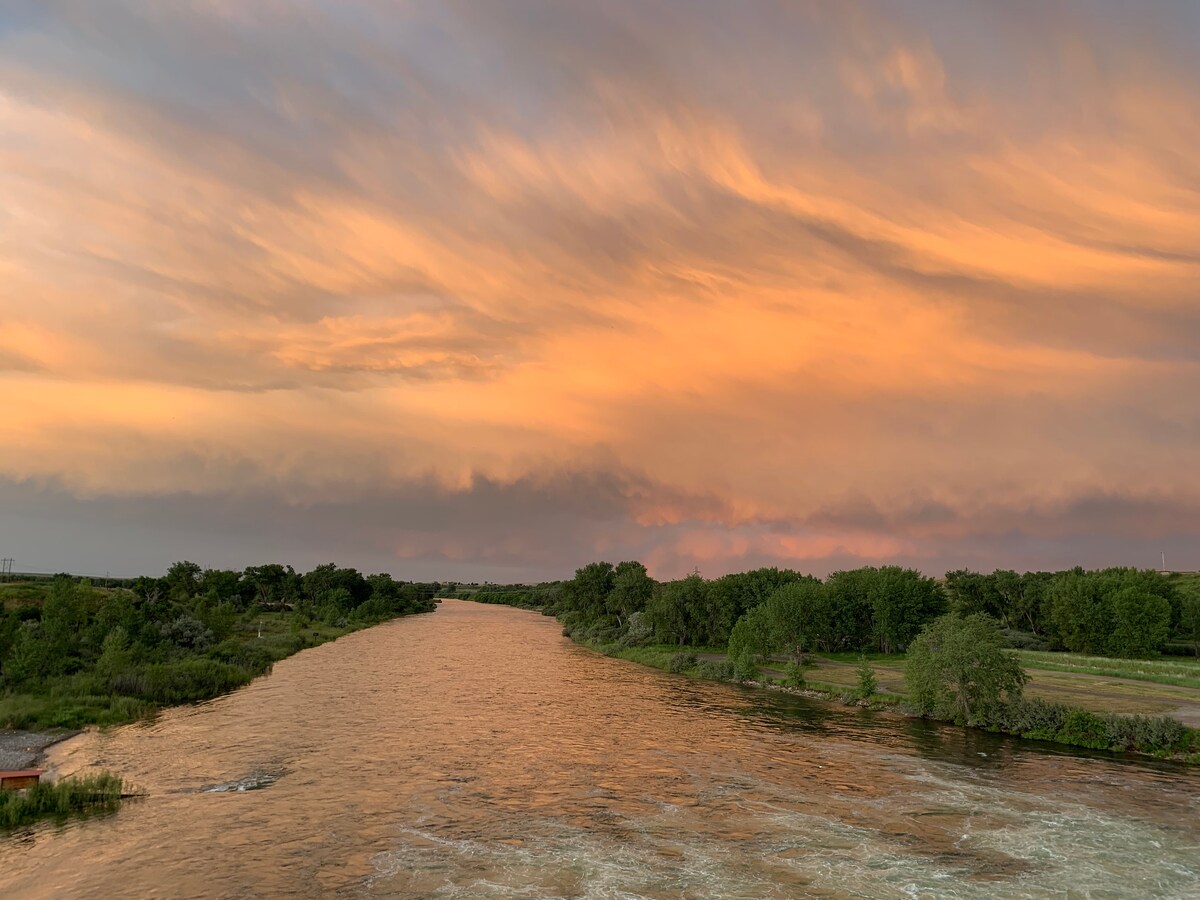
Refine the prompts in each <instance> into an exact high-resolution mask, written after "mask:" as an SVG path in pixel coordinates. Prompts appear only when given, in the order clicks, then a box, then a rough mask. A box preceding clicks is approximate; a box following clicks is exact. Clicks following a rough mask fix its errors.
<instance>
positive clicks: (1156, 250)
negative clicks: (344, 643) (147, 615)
mask: <svg viewBox="0 0 1200 900" xmlns="http://www.w3.org/2000/svg"><path fill="white" fill-rule="evenodd" d="M1198 44H1200V4H1197V3H1183V2H1180V0H1147V2H1144V3H1138V4H1128V3H1119V2H1115V0H1093V2H1088V3H1080V4H1072V3H1051V4H1019V5H1014V4H953V3H945V2H939V0H911V2H905V3H893V4H886V3H882V4H881V3H876V2H867V0H861V2H860V0H844V2H842V0H839V2H833V0H814V2H811V3H778V2H769V0H767V2H762V3H755V4H750V5H747V4H729V3H726V4H721V3H715V4H696V3H688V2H683V0H661V2H657V3H653V4H645V3H638V2H634V0H612V2H605V3H594V2H584V0H528V2H520V3H488V2H470V0H467V2H441V0H437V2H435V0H414V2H411V3H404V4H393V3H383V2H379V0H345V2H341V3H336V4H331V3H328V2H323V0H294V2H289V3H285V4H253V3H251V4H229V3H189V4H153V3H144V2H130V3H118V4H78V3H75V4H72V3H66V4H60V3H43V2H35V0H15V2H10V3H6V4H4V5H3V9H0V197H3V198H4V202H3V204H0V207H2V208H0V283H3V285H4V290H3V291H2V292H0V389H2V390H3V393H4V397H5V404H4V408H3V413H2V414H0V415H2V417H3V418H2V419H0V436H2V437H0V558H13V559H15V560H17V564H18V565H20V564H21V561H22V560H25V561H26V565H28V566H30V567H33V568H39V569H40V568H53V565H54V561H55V560H60V559H61V560H64V561H67V562H68V563H69V565H70V566H71V567H72V568H77V569H79V570H82V571H88V572H105V571H119V572H141V571H144V570H156V569H157V568H159V567H161V566H163V565H164V564H169V562H170V561H174V560H177V559H181V558H191V559H196V560H197V561H202V560H228V561H231V562H234V563H236V562H240V561H247V562H250V561H255V560H269V559H292V560H295V561H299V562H301V563H302V564H310V563H311V564H315V563H316V562H318V561H321V560H326V559H332V560H336V561H339V562H341V563H344V564H346V565H352V566H355V567H357V568H359V569H362V570H368V569H375V570H383V571H390V572H394V573H397V575H398V576H399V577H404V578H411V579H414V580H428V579H432V578H435V577H440V576H444V575H445V574H447V573H448V572H452V571H454V572H458V573H459V577H461V578H464V579H478V580H490V581H494V582H498V583H503V582H506V581H508V582H516V581H530V580H533V581H537V580H543V578H545V577H548V576H551V575H553V573H569V572H570V571H572V569H573V568H574V565H573V563H574V561H576V560H580V559H583V560H587V559H597V558H606V559H612V560H622V559H638V560H641V561H643V562H644V563H645V564H646V565H647V566H648V568H649V569H650V571H651V572H653V573H655V574H656V576H658V577H662V578H670V577H675V576H678V575H681V574H684V573H686V572H689V571H691V570H692V569H693V568H695V567H699V568H700V570H701V571H702V572H705V573H726V572H732V571H744V570H747V569H753V568H757V567H760V566H771V565H775V566H786V567H789V568H795V569H799V570H802V571H811V572H814V573H827V572H829V571H833V570H836V569H844V568H853V567H856V566H860V565H871V564H876V565H877V564H881V563H896V564H899V565H904V566H908V567H913V568H916V569H919V570H921V571H923V572H926V573H943V572H945V571H947V570H948V569H954V568H961V567H966V568H971V569H974V570H978V571H991V570H994V569H996V568H1000V567H1005V568H1013V569H1017V570H1022V571H1024V570H1053V569H1059V568H1063V567H1069V566H1071V565H1075V564H1078V565H1083V566H1085V567H1087V568H1100V567H1105V566H1109V565H1134V566H1138V567H1146V568H1155V567H1157V566H1158V565H1159V564H1160V563H1159V559H1160V553H1161V552H1163V551H1165V553H1166V556H1167V562H1168V565H1170V566H1175V567H1178V568H1179V569H1181V570H1185V571H1195V570H1198V569H1200V467H1197V466H1196V464H1195V460H1196V459H1197V458H1200V402H1197V399H1196V398H1198V397H1200V302H1198V299H1200V298H1198V294H1197V285H1198V284H1200V249H1198V247H1197V241H1196V237H1195V236H1196V235H1198V234H1200V157H1198V156H1197V154H1196V152H1195V148H1196V147H1200V54H1197V53H1196V52H1195V48H1196V46H1197V45H1198ZM1189 235H1191V237H1189Z"/></svg>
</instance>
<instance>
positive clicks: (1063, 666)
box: [1010, 650, 1200, 688]
mask: <svg viewBox="0 0 1200 900" xmlns="http://www.w3.org/2000/svg"><path fill="white" fill-rule="evenodd" d="M1010 652H1011V653H1012V654H1013V655H1014V656H1016V657H1017V659H1019V660H1020V661H1021V665H1022V666H1024V667H1025V668H1027V669H1044V670H1046V671H1050V672H1073V673H1079V674H1083V675H1096V676H1099V677H1106V678H1129V679H1132V680H1135V681H1150V682H1153V683H1155V684H1167V685H1173V686H1175V687H1187V688H1200V660H1197V659H1188V658H1187V657H1171V658H1170V659H1114V658H1111V657H1107V656H1082V655H1080V654H1077V653H1049V652H1045V651H1037V650H1012V651H1010Z"/></svg>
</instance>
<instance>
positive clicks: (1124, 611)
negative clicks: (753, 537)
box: [459, 562, 1200, 657]
mask: <svg viewBox="0 0 1200 900" xmlns="http://www.w3.org/2000/svg"><path fill="white" fill-rule="evenodd" d="M459 596H463V597H467V598H470V599H475V600H478V601H480V602H485V603H487V602H490V603H504V604H508V605H511V606H521V607H524V608H540V609H542V610H543V611H545V612H547V613H548V614H551V615H555V616H557V617H558V618H559V619H560V620H562V622H563V626H564V629H565V630H566V631H567V632H568V633H570V634H573V635H575V636H578V637H580V638H581V639H583V640H587V641H594V642H599V643H611V642H624V643H626V644H638V643H642V644H646V643H658V644H679V645H691V646H708V647H714V648H719V649H724V648H726V647H729V648H730V649H731V650H732V651H735V652H736V651H738V650H741V649H747V650H751V651H754V652H786V653H790V654H793V655H802V654H803V653H806V652H813V651H816V652H827V653H829V652H847V651H850V652H853V651H877V652H881V653H898V652H902V651H904V650H905V649H906V648H907V647H908V646H909V644H910V643H911V642H912V641H913V639H914V638H915V637H916V635H917V634H919V633H920V631H921V629H922V628H923V627H924V626H926V625H927V624H929V623H930V622H932V621H933V620H934V619H936V618H937V617H938V616H940V615H942V614H943V613H946V612H956V613H959V614H961V615H964V616H969V615H973V614H976V613H982V614H985V615H987V616H990V617H991V618H993V619H996V620H997V621H998V622H999V623H1000V624H1001V625H1002V626H1003V627H1004V629H1005V635H1006V638H1007V640H1009V642H1010V644H1011V645H1012V646H1016V647H1024V648H1027V649H1043V650H1071V651H1076V652H1081V653H1095V654H1103V655H1109V656H1120V657H1139V656H1148V655H1154V654H1156V653H1160V652H1162V651H1163V650H1164V649H1167V648H1168V645H1169V644H1171V642H1172V641H1174V642H1175V644H1176V645H1178V646H1177V647H1176V649H1183V648H1184V647H1187V648H1190V650H1191V652H1194V653H1196V654H1197V655H1200V581H1196V580H1192V581H1186V580H1185V581H1180V580H1179V579H1176V578H1172V577H1169V576H1167V575H1163V574H1162V573H1159V572H1155V571H1153V570H1143V569H1133V568H1109V569H1103V570H1096V571H1085V570H1084V569H1082V568H1075V569H1070V570H1065V571H1059V572H1027V573H1024V574H1018V573H1016V572H1013V571H1004V570H997V571H995V572H993V573H991V574H984V573H979V572H972V571H969V570H965V569H962V570H957V571H953V572H948V573H946V577H945V579H944V580H940V581H939V580H936V579H933V578H929V577H927V576H925V575H923V574H921V573H920V572H918V571H916V570H914V569H908V568H903V567H900V566H881V567H873V566H866V567H862V568H857V569H849V570H844V571H838V572H834V573H833V574H831V575H829V576H828V577H827V578H825V579H818V578H815V577H813V576H811V575H806V574H803V573H800V572H797V571H794V570H791V569H780V568H760V569H754V570H752V571H749V572H741V573H735V574H730V575H724V576H721V577H719V578H714V579H705V578H702V577H701V576H700V575H699V574H693V575H689V576H687V577H685V578H680V579H675V580H671V581H665V582H659V581H655V580H654V579H652V578H651V577H650V576H649V574H648V573H647V571H646V568H645V566H643V565H642V564H641V563H639V562H622V563H619V564H617V565H613V564H611V563H608V562H594V563H589V564H588V565H586V566H583V567H581V568H579V569H578V570H576V572H575V575H574V577H573V578H571V579H569V580H565V581H557V582H545V583H542V584H539V585H532V586H531V585H488V586H486V587H485V588H484V589H482V590H479V591H477V592H474V593H472V592H468V591H464V592H462V593H460V594H459Z"/></svg>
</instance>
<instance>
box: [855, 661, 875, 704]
mask: <svg viewBox="0 0 1200 900" xmlns="http://www.w3.org/2000/svg"><path fill="white" fill-rule="evenodd" d="M878 687H879V684H878V682H877V681H876V680H875V670H874V669H872V668H871V664H870V663H869V662H867V658H866V657H865V656H860V657H859V659H858V697H859V699H861V700H866V699H867V698H868V697H871V696H872V695H873V694H874V693H875V691H876V690H877V689H878Z"/></svg>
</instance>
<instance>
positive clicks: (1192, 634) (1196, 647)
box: [1179, 587, 1200, 656]
mask: <svg viewBox="0 0 1200 900" xmlns="http://www.w3.org/2000/svg"><path fill="white" fill-rule="evenodd" d="M1179 600H1180V604H1179V605H1180V615H1179V633H1180V634H1181V635H1182V636H1183V638H1184V640H1186V641H1187V642H1188V643H1190V644H1191V645H1192V650H1193V652H1194V653H1195V654H1196V656H1200V589H1197V588H1195V587H1189V589H1187V590H1184V591H1180V592H1179Z"/></svg>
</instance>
